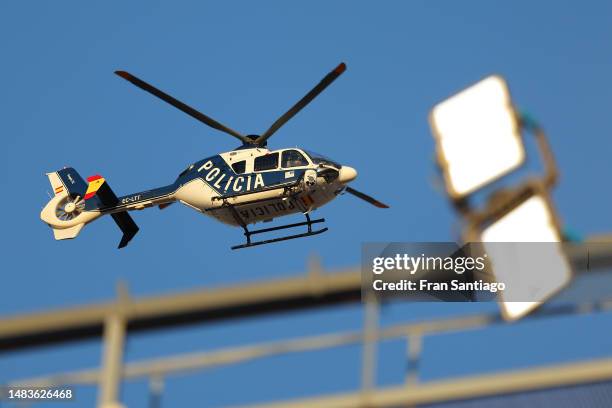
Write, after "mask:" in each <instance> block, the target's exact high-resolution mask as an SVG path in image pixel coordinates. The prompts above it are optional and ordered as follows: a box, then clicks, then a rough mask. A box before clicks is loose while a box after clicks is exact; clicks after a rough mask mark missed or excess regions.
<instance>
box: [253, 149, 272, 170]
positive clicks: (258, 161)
mask: <svg viewBox="0 0 612 408" xmlns="http://www.w3.org/2000/svg"><path fill="white" fill-rule="evenodd" d="M277 167H278V152H277V153H270V154H266V155H265V156H259V157H256V158H255V166H254V169H255V171H264V170H272V169H275V168H277Z"/></svg>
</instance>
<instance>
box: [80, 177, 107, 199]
mask: <svg viewBox="0 0 612 408" xmlns="http://www.w3.org/2000/svg"><path fill="white" fill-rule="evenodd" d="M87 181H88V182H89V186H87V191H86V192H85V197H84V198H85V200H88V199H90V198H91V197H93V196H95V195H96V192H97V191H98V189H99V188H100V187H102V184H104V182H105V181H106V180H104V177H102V176H100V175H99V174H96V175H95V176H90V177H87Z"/></svg>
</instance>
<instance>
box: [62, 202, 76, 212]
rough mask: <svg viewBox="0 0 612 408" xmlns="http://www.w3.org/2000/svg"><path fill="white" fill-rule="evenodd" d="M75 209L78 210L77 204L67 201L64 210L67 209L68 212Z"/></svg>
mask: <svg viewBox="0 0 612 408" xmlns="http://www.w3.org/2000/svg"><path fill="white" fill-rule="evenodd" d="M74 210H76V204H75V203H73V202H69V203H66V206H65V207H64V211H66V212H67V213H68V214H70V213H72V212H74Z"/></svg>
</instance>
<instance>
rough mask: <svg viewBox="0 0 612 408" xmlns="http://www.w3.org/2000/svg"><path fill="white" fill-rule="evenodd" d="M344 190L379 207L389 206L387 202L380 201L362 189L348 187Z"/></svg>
mask: <svg viewBox="0 0 612 408" xmlns="http://www.w3.org/2000/svg"><path fill="white" fill-rule="evenodd" d="M344 191H346V192H347V193H349V194H352V195H354V196H355V197H359V198H361V199H362V200H364V201H367V202H368V203H370V204H372V205H374V206H376V207H378V208H389V206H388V205H387V204H383V203H381V202H380V201H378V200H377V199H375V198H373V197H370V196H369V195H367V194H364V193H362V192H361V191H357V190H355V189H354V188H350V187H347V188H346V189H345V190H344Z"/></svg>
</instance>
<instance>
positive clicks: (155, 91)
mask: <svg viewBox="0 0 612 408" xmlns="http://www.w3.org/2000/svg"><path fill="white" fill-rule="evenodd" d="M115 74H117V75H119V76H120V77H121V78H123V79H125V80H127V81H130V82H131V83H133V84H134V85H136V86H137V87H139V88H140V89H143V90H145V91H147V92H149V93H150V94H153V95H155V96H157V97H158V98H159V99H161V100H163V101H165V102H167V103H169V104H170V105H172V106H174V107H175V108H177V109H180V110H182V111H183V112H185V113H186V114H188V115H189V116H191V117H192V118H195V119H197V120H199V121H200V122H202V123H205V124H207V125H208V126H210V127H212V128H214V129H217V130H220V131H222V132H225V133H227V134H229V135H232V136H234V137H235V138H238V139H240V140H241V141H242V142H244V143H251V142H252V140H250V139H249V138H247V137H246V136H243V135H241V134H240V133H238V132H236V131H235V130H233V129H230V128H228V127H227V126H225V125H223V124H221V123H219V122H217V121H216V120H214V119H213V118H211V117H209V116H206V115H205V114H203V113H202V112H199V111H197V110H195V109H193V108H192V107H191V106H189V105H186V104H184V103H183V102H181V101H179V100H177V99H175V98H173V97H172V96H170V95H168V94H167V93H165V92H163V91H161V90H159V89H157V88H156V87H154V86H153V85H151V84H148V83H146V82H145V81H143V80H142V79H140V78H137V77H135V76H134V75H132V74H130V73H129V72H126V71H115Z"/></svg>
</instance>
